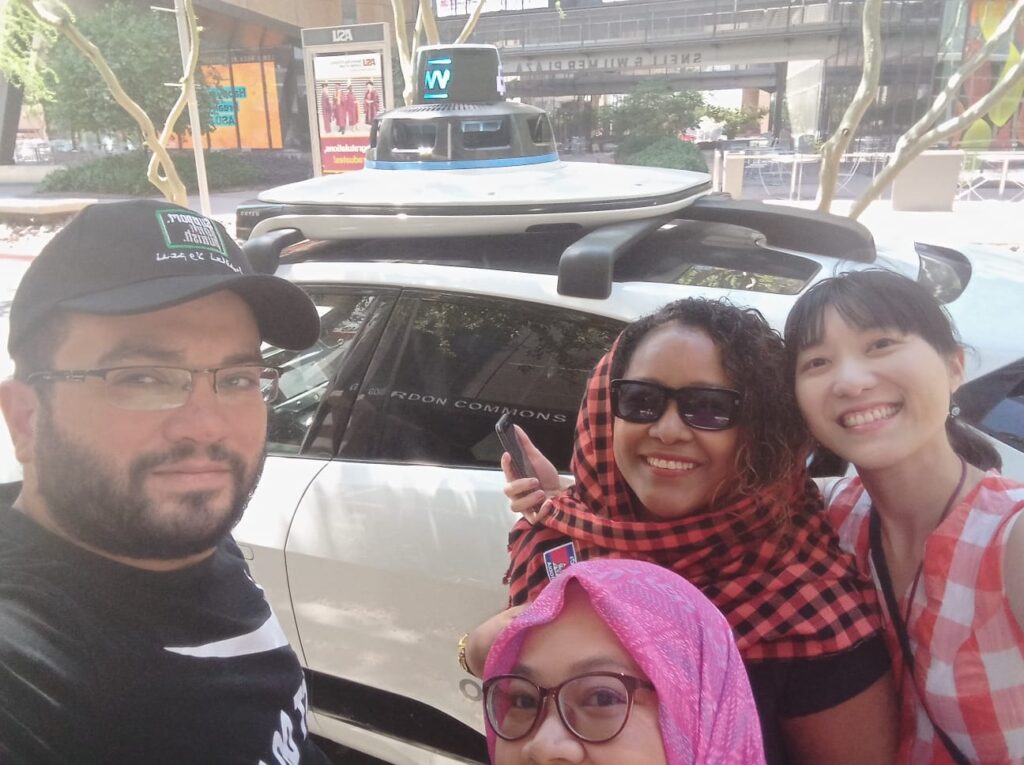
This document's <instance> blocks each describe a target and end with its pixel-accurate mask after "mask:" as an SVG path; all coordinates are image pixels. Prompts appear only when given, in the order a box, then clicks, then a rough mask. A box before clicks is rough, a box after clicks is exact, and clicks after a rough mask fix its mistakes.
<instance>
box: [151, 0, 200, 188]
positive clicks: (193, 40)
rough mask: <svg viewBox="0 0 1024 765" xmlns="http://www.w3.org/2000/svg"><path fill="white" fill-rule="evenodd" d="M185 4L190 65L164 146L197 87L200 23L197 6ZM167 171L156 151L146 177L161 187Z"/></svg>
mask: <svg viewBox="0 0 1024 765" xmlns="http://www.w3.org/2000/svg"><path fill="white" fill-rule="evenodd" d="M183 4H184V10H185V20H186V21H187V22H188V39H189V51H188V67H187V68H186V69H185V72H184V73H183V74H182V77H181V80H180V83H181V93H180V94H179V95H178V98H177V100H176V101H175V102H174V105H173V106H172V107H171V110H170V112H168V114H167V119H166V120H165V121H164V129H163V130H161V131H160V139H159V140H160V145H161V146H164V147H166V146H167V143H168V141H169V140H170V137H171V133H173V132H174V125H175V124H176V123H177V122H178V118H179V117H180V116H181V113H182V112H183V111H185V106H186V104H188V93H189V89H191V88H194V87H195V81H196V67H197V66H198V65H199V25H198V23H197V21H196V11H195V6H194V5H193V4H192V0H183ZM192 140H193V141H198V140H201V137H200V136H192ZM161 166H162V167H163V168H164V174H163V175H161V173H160V169H161ZM173 170H174V168H173V166H171V171H173ZM167 172H168V170H167V165H166V164H164V163H163V160H161V159H160V157H159V156H158V155H157V154H156V152H154V153H153V154H152V155H151V156H150V158H149V167H148V168H147V171H146V177H147V178H148V179H149V182H150V183H152V184H153V185H154V186H156V187H157V188H160V183H164V182H166V181H167Z"/></svg>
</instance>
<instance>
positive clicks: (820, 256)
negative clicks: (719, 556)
mask: <svg viewBox="0 0 1024 765" xmlns="http://www.w3.org/2000/svg"><path fill="white" fill-rule="evenodd" d="M275 196H276V197H277V198H281V197H283V196H286V195H284V194H277V195H275V194H268V197H269V198H271V199H273V198H275ZM319 212H322V211H318V209H317V206H316V205H314V204H308V205H307V204H290V203H281V202H273V203H265V204H254V205H251V206H249V207H248V208H246V209H244V210H242V211H240V217H239V220H240V226H242V227H245V226H251V225H252V224H253V222H254V221H256V224H255V226H254V229H255V230H254V231H253V233H252V238H251V239H250V241H249V242H248V243H247V247H248V248H249V249H250V252H252V253H253V254H254V258H256V259H260V258H261V257H263V256H265V255H266V251H268V250H269V251H270V253H271V255H273V254H274V251H276V250H277V249H279V248H280V246H281V244H283V243H287V242H291V241H298V242H299V243H298V244H295V245H293V246H291V247H290V248H289V249H287V250H286V251H285V254H284V257H283V258H282V261H281V265H280V266H279V267H278V268H277V273H278V274H280V275H282V276H284V277H286V278H288V279H291V280H292V281H294V282H295V283H297V284H299V285H301V286H302V287H303V288H304V289H306V290H307V291H308V292H309V294H310V295H311V296H312V297H313V299H314V300H315V301H316V304H317V306H319V308H320V313H321V318H322V322H323V331H322V335H321V338H320V341H319V343H318V344H317V345H316V346H315V347H313V348H311V349H309V350H307V351H303V352H301V353H293V352H286V351H280V350H276V349H269V350H268V359H269V361H270V363H274V364H276V365H279V366H281V367H282V368H283V370H284V373H283V375H282V378H281V394H280V398H279V400H278V401H276V402H274V403H273V405H272V415H271V422H270V433H269V444H270V446H269V451H270V457H269V458H268V460H267V465H266V470H265V473H264V476H263V480H262V481H261V483H260V487H259V489H258V491H257V493H256V495H255V497H254V498H253V500H252V503H251V504H250V506H249V509H248V511H247V512H246V514H245V517H244V519H243V521H242V523H241V524H240V525H239V526H238V528H237V529H236V532H235V536H236V539H237V540H238V542H239V543H240V544H241V545H242V548H243V550H245V551H246V554H247V555H249V556H251V560H250V565H251V567H252V571H253V573H254V575H255V577H256V578H257V580H258V581H259V582H260V584H261V585H262V586H263V587H264V588H265V590H266V593H267V597H268V599H269V600H270V601H271V603H272V604H273V606H274V608H275V610H276V611H277V613H278V616H279V617H280V618H281V621H282V623H283V624H284V625H285V628H286V630H287V632H288V635H289V638H290V639H291V641H292V643H293V645H294V646H295V648H296V650H297V651H298V654H299V656H300V658H301V659H302V661H303V664H304V666H305V667H306V670H307V672H308V681H309V690H310V700H311V709H312V712H313V717H314V721H313V723H314V725H315V728H314V731H315V732H317V733H318V734H319V735H321V736H324V737H326V738H329V739H331V740H333V741H336V742H339V743H342V744H344V745H346V746H349V747H353V748H356V749H359V750H362V751H365V752H368V753H370V754H372V755H373V756H375V757H378V758H381V759H384V760H386V761H388V762H393V763H449V762H485V761H486V749H485V746H484V739H483V737H482V735H481V731H482V718H481V709H480V685H479V683H478V682H477V680H476V679H474V678H472V677H469V676H467V675H465V674H464V673H463V672H462V671H461V670H460V669H459V667H458V664H457V663H456V657H455V653H456V650H455V647H456V642H457V640H458V638H459V636H460V635H461V634H462V633H463V632H465V631H466V630H468V629H469V628H471V627H472V626H474V625H476V624H477V623H478V622H480V621H482V620H483V619H485V618H486V617H488V616H490V615H492V614H493V613H495V612H497V611H499V610H500V609H501V608H503V606H504V605H505V603H506V594H505V588H504V586H503V584H502V577H503V575H504V573H505V568H506V538H507V533H508V530H509V527H510V525H511V523H512V522H513V520H514V519H513V517H512V516H511V514H510V513H509V511H508V503H507V501H506V499H505V497H504V496H503V494H502V487H503V485H504V479H503V477H502V474H501V471H500V469H499V466H498V460H499V456H500V452H501V449H500V447H499V445H498V442H497V439H496V437H495V433H494V424H495V421H496V420H497V419H498V417H499V416H500V415H501V414H502V413H504V412H510V413H511V414H512V416H513V418H514V420H515V422H517V423H518V424H519V425H521V426H522V427H523V428H524V429H525V430H526V431H527V432H528V433H529V435H530V437H531V438H532V439H533V440H534V441H535V442H536V443H537V444H538V446H539V447H540V448H541V449H542V451H543V452H544V453H545V454H547V455H550V456H551V457H552V458H553V459H554V461H555V462H556V464H557V465H558V466H559V468H560V469H561V470H563V471H565V470H567V468H568V462H569V457H570V452H571V446H572V441H573V429H574V424H575V419H576V410H577V406H578V404H579V400H580V396H581V393H582V390H583V385H584V381H585V379H586V376H587V374H588V373H589V371H590V369H591V368H592V366H593V365H594V363H595V362H596V361H597V359H598V358H599V357H600V356H601V355H602V354H603V353H604V352H605V351H606V350H607V348H608V347H609V345H610V344H611V342H612V340H613V339H614V337H615V335H616V334H617V333H618V332H619V330H620V329H621V328H622V327H623V326H624V325H625V323H627V322H629V321H630V320H632V319H635V318H637V317H638V316H640V315H642V314H645V313H648V312H650V311H652V310H654V309H656V308H658V307H659V306H661V305H662V304H664V303H667V302H669V301H672V300H676V299H678V298H682V297H687V296H692V295H703V296H711V297H716V298H717V297H724V298H728V299H729V300H731V301H733V302H735V303H736V304H739V305H749V306H754V307H756V308H758V309H759V310H760V311H761V312H762V313H763V314H764V315H765V317H766V318H767V319H768V320H769V321H770V322H771V323H772V324H773V325H774V326H776V327H781V326H782V324H783V322H784V320H785V317H786V314H787V312H788V310H789V308H790V306H791V305H792V303H793V302H794V300H795V299H796V298H797V297H798V296H799V295H800V294H801V293H802V292H804V291H805V290H806V289H807V288H808V287H810V286H811V285H812V284H814V283H815V282H817V281H818V280H820V279H823V278H826V277H828V276H830V275H832V274H835V273H837V272H841V271H845V270H850V269H862V268H877V267H883V268H890V269H894V270H898V271H901V272H903V273H905V274H906V275H908V276H910V277H912V278H915V279H918V280H919V281H922V282H924V283H925V284H927V285H928V286H929V287H931V288H932V289H933V290H935V292H936V294H938V295H940V296H941V297H942V299H943V300H945V301H946V305H947V307H948V309H949V311H950V313H951V314H952V316H953V318H954V319H955V321H956V323H957V325H958V326H959V327H960V329H961V331H962V334H963V336H964V339H965V341H966V342H967V343H968V344H969V345H970V346H972V347H973V349H974V351H973V353H972V354H971V358H970V367H969V377H970V380H969V382H968V383H967V385H966V386H965V389H964V394H965V395H963V396H962V399H963V401H964V411H965V416H967V417H968V418H969V419H970V420H971V421H972V422H973V423H974V424H975V425H976V426H977V427H978V428H979V429H981V430H982V431H984V432H986V433H988V434H990V435H991V436H992V437H993V439H994V440H995V443H996V444H997V446H998V447H999V448H1000V449H1001V452H1002V454H1003V457H1004V461H1005V465H1006V472H1008V473H1009V474H1011V475H1016V476H1018V477H1022V478H1024V334H1022V332H1021V327H1024V300H1022V297H1024V269H1022V268H1021V265H1020V263H1019V262H1017V261H1015V260H1013V259H1012V258H1011V256H1008V255H1007V256H1003V255H999V254H996V253H981V252H973V253H972V252H960V251H955V250H951V249H948V248H944V247H937V246H932V245H927V244H920V243H919V244H917V245H916V247H913V246H912V247H909V248H902V249H898V250H890V251H876V248H875V246H874V244H873V242H872V240H871V237H870V235H868V234H867V232H866V231H865V230H864V229H863V227H861V226H859V225H858V224H856V223H852V222H850V221H847V220H845V219H840V218H832V217H826V216H819V215H816V214H811V213H805V212H802V211H798V210H794V209H792V208H784V207H771V206H764V205H760V204H756V203H740V202H731V201H728V200H720V199H710V198H707V197H704V198H701V199H699V200H697V201H693V202H692V203H691V204H689V206H687V207H684V208H683V209H681V210H679V211H678V212H677V214H675V215H674V216H670V217H671V219H668V220H666V219H665V218H664V217H658V218H654V219H649V220H647V221H646V222H645V221H639V222H638V221H627V222H620V223H613V224H611V225H609V226H605V227H600V226H599V227H596V228H592V229H581V228H574V227H571V226H541V227H539V230H534V231H525V230H524V231H522V232H521V233H495V234H490V235H488V234H486V233H481V232H480V231H479V230H478V229H479V226H480V224H481V221H479V220H478V221H476V222H475V223H474V226H476V228H474V233H472V234H471V235H465V236H462V235H454V234H458V231H459V222H458V220H457V219H455V218H453V220H452V222H451V225H450V226H449V227H448V229H447V231H445V230H438V229H437V228H435V227H433V226H430V225H425V226H423V228H424V232H423V233H422V234H421V235H415V232H414V231H413V230H411V229H410V227H413V228H414V227H415V226H416V225H418V224H417V222H416V221H413V222H412V223H410V222H409V220H408V218H406V219H405V220H404V221H403V220H399V219H397V218H396V219H395V220H394V221H393V224H394V229H395V233H396V235H395V236H392V237H389V236H387V235H386V233H387V232H386V230H384V227H382V226H378V227H377V229H378V230H377V232H376V233H375V235H373V236H370V237H365V238H362V237H360V238H353V237H352V236H351V235H349V234H339V235H338V236H337V237H334V238H332V237H330V236H329V235H327V236H325V234H329V231H325V229H324V225H325V221H324V216H323V215H319V214H318V213H319ZM361 212H362V213H364V214H366V210H362V211H361ZM345 213H346V211H340V212H339V211H338V210H333V211H332V212H329V214H331V215H333V214H339V215H341V217H344V215H345ZM325 214H327V213H325ZM381 214H383V213H381ZM261 216H264V217H261ZM318 218H319V220H318ZM282 221H284V223H286V224H287V225H282V223H281V222H282ZM275 226H276V227H277V228H274V227H275ZM403 226H405V228H403ZM307 230H308V231H311V232H317V234H318V237H317V238H314V239H307V233H306V231H307ZM268 232H269V233H268ZM448 234H450V235H448ZM300 240H301V241H300ZM843 469H844V466H842V465H835V464H834V463H833V464H827V463H826V464H824V465H823V466H822V468H821V470H824V471H825V472H826V473H841V472H842V471H843Z"/></svg>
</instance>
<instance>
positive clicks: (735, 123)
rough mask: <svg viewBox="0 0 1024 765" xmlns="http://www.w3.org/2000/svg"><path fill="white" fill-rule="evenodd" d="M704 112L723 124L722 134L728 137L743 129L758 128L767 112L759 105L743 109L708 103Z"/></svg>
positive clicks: (734, 135) (732, 136)
mask: <svg viewBox="0 0 1024 765" xmlns="http://www.w3.org/2000/svg"><path fill="white" fill-rule="evenodd" d="M704 114H705V115H706V116H707V117H708V118H709V119H712V120H714V121H715V122H718V123H720V124H721V125H722V135H723V136H725V137H726V138H735V137H736V134H737V133H739V132H740V131H741V130H744V131H750V130H757V127H758V123H759V122H760V121H761V118H762V117H764V115H765V114H767V112H766V111H765V110H764V109H758V108H757V107H749V106H747V107H744V108H743V109H729V108H726V107H724V106H714V105H712V104H708V105H707V106H706V107H704Z"/></svg>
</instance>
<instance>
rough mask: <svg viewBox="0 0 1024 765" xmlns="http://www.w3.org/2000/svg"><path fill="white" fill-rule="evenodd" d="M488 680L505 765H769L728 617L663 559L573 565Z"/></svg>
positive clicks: (499, 647)
mask: <svg viewBox="0 0 1024 765" xmlns="http://www.w3.org/2000/svg"><path fill="white" fill-rule="evenodd" d="M484 677H485V682H484V709H485V713H486V719H487V744H488V747H489V749H490V754H491V761H492V762H493V763H494V765H525V764H526V763H529V764H530V765H543V763H576V764H582V763H592V764H593V765H663V764H664V765H764V761H765V760H764V753H763V751H762V744H761V730H760V727H759V724H758V716H757V710H756V709H755V707H754V701H753V697H752V696H751V693H750V685H749V683H748V681H747V673H746V671H745V670H744V667H743V662H742V660H741V659H740V656H739V653H738V652H737V650H736V643H735V640H734V639H733V637H732V632H731V630H730V628H729V625H728V623H727V622H726V620H725V617H723V616H722V615H721V614H720V613H719V612H718V610H717V609H715V607H714V606H713V605H712V604H711V602H710V601H709V600H708V599H707V598H705V597H704V596H703V595H702V594H701V593H700V592H699V591H698V590H697V589H696V588H695V587H693V585H691V584H689V583H688V582H687V581H686V580H685V579H682V578H681V577H680V576H678V575H677V574H674V573H672V572H671V571H668V570H667V569H665V568H662V567H661V566H656V565H653V564H651V563H645V562H642V561H636V560H617V559H598V560H590V561H584V562H582V563H576V564H574V565H572V566H570V567H568V568H567V569H565V570H564V571H562V572H561V574H560V575H559V576H557V577H556V578H555V579H554V581H552V582H551V584H549V585H548V586H547V588H545V589H544V591H543V592H542V593H541V594H540V595H539V596H538V598H537V600H536V601H534V602H533V603H532V604H531V605H530V606H529V607H527V608H526V610H525V611H523V612H522V613H521V614H520V615H519V616H518V618H516V619H515V620H514V621H513V622H512V623H511V624H509V626H508V627H507V628H506V629H505V630H504V631H503V632H502V633H501V634H500V635H499V636H498V639H497V640H496V641H495V642H494V645H493V647H492V648H491V651H490V653H489V654H488V657H487V666H486V669H485V672H484Z"/></svg>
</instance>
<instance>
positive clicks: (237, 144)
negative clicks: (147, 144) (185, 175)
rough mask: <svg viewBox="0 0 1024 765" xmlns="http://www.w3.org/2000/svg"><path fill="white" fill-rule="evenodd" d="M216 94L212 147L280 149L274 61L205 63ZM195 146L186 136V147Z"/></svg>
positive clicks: (208, 144)
mask: <svg viewBox="0 0 1024 765" xmlns="http://www.w3.org/2000/svg"><path fill="white" fill-rule="evenodd" d="M202 70H203V74H204V75H205V77H206V81H207V82H208V83H210V84H211V86H210V92H211V94H212V95H213V97H214V104H213V112H212V114H211V122H212V123H213V127H214V128H215V129H214V131H213V132H212V133H210V134H209V135H208V136H207V141H206V148H208V149H280V148H281V147H282V143H281V115H280V111H279V109H280V105H279V104H278V98H277V75H276V73H275V72H274V62H273V61H247V62H243V63H240V62H232V63H231V64H230V65H228V64H204V65H203V66H202ZM191 146H192V142H191V140H190V136H189V135H185V137H184V140H183V141H182V148H189V147H191Z"/></svg>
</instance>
